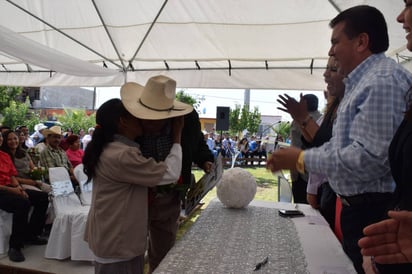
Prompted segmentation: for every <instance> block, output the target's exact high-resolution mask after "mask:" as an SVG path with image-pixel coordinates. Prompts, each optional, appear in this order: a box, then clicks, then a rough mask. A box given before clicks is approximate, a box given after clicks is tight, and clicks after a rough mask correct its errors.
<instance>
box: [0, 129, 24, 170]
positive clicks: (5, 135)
mask: <svg viewBox="0 0 412 274" xmlns="http://www.w3.org/2000/svg"><path fill="white" fill-rule="evenodd" d="M12 133H13V134H15V135H16V136H17V140H18V142H19V145H18V146H17V148H16V153H15V154H14V155H13V154H12V153H11V150H10V148H9V146H8V145H7V139H8V138H9V135H10V134H12ZM2 135H3V143H2V144H1V147H0V149H1V150H2V151H4V152H6V153H7V154H9V155H10V158H11V159H12V160H13V163H14V159H15V158H17V159H21V158H24V157H26V153H27V152H26V151H25V150H24V149H22V148H21V146H20V140H19V134H18V133H17V132H15V131H13V130H7V131H5V132H3V134H2Z"/></svg>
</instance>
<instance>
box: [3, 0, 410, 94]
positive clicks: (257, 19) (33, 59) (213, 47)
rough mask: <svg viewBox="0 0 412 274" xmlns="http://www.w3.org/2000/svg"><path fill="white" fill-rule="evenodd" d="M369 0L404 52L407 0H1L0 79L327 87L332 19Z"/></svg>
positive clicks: (397, 51) (403, 54)
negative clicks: (401, 17) (158, 78)
mask: <svg viewBox="0 0 412 274" xmlns="http://www.w3.org/2000/svg"><path fill="white" fill-rule="evenodd" d="M358 4H368V5H372V6H376V7H377V8H378V9H380V10H381V11H382V12H383V13H384V15H385V17H386V20H387V23H388V27H389V33H390V49H389V50H388V52H387V54H388V55H389V56H391V57H393V58H396V59H397V60H398V61H399V62H401V61H404V60H408V59H409V57H408V56H407V55H408V52H407V51H406V50H405V46H404V45H405V44H406V40H405V38H404V36H405V34H404V31H403V29H402V27H401V25H400V24H399V23H397V22H396V16H397V15H398V13H399V12H400V11H401V9H402V8H403V5H404V4H403V1H401V0H369V1H368V0H364V1H361V0H329V1H327V0H311V1H305V0H254V1H250V0H116V1H113V0H91V1H86V0H0V85H18V86H119V85H121V84H123V83H124V82H125V81H136V82H139V83H142V84H144V83H145V82H146V80H147V78H149V77H150V76H152V75H155V74H165V75H169V76H170V77H173V78H175V79H176V80H177V82H178V85H179V86H180V87H188V88H190V87H197V88H199V87H204V88H270V89H301V90H322V89H323V87H324V82H323V77H322V73H323V71H324V66H325V63H326V60H327V52H328V50H329V46H330V34H331V30H330V28H329V26H328V23H329V21H330V20H331V19H332V18H333V17H335V16H336V15H337V14H338V12H339V11H341V10H344V9H346V8H348V7H351V6H354V5H358Z"/></svg>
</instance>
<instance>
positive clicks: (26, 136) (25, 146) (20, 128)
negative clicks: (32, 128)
mask: <svg viewBox="0 0 412 274" xmlns="http://www.w3.org/2000/svg"><path fill="white" fill-rule="evenodd" d="M16 131H19V132H21V133H23V135H20V138H22V136H24V141H23V139H21V140H20V145H21V147H22V148H23V149H25V150H27V149H29V148H31V147H34V143H33V140H32V139H31V138H30V136H29V129H28V128H27V126H17V127H16Z"/></svg>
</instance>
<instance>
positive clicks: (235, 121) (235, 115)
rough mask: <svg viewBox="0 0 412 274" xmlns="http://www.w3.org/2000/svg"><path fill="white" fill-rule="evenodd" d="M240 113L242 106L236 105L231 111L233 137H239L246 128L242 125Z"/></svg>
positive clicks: (230, 127)
mask: <svg viewBox="0 0 412 274" xmlns="http://www.w3.org/2000/svg"><path fill="white" fill-rule="evenodd" d="M240 111H241V106H240V105H238V104H236V105H235V109H231V110H230V112H229V131H230V134H231V135H238V134H239V132H241V131H242V130H243V129H244V128H245V126H246V125H241V123H240V119H239V117H240Z"/></svg>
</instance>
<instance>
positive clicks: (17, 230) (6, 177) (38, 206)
mask: <svg viewBox="0 0 412 274" xmlns="http://www.w3.org/2000/svg"><path fill="white" fill-rule="evenodd" d="M0 139H1V140H0V143H1V150H2V152H1V153H0V156H1V157H0V158H1V162H2V165H1V167H0V186H1V187H0V190H1V191H0V209H3V210H5V211H7V212H11V213H13V228H12V235H11V238H10V244H9V246H10V249H9V258H10V260H11V261H14V262H21V261H24V260H25V258H24V255H23V253H22V252H21V248H22V247H23V246H24V244H34V245H44V244H46V243H47V241H46V240H44V239H41V238H40V237H39V235H40V234H41V233H42V232H43V228H44V224H45V221H46V211H47V208H48V205H49V200H48V194H47V193H45V192H42V191H39V190H38V191H36V190H32V189H24V188H23V187H22V185H21V184H22V183H24V182H26V183H28V182H29V181H31V182H32V183H34V184H36V182H34V181H33V180H31V179H22V178H21V177H19V174H18V170H16V167H15V164H14V162H16V160H17V162H18V163H19V164H20V163H27V160H30V158H29V157H28V156H27V153H26V151H24V150H23V149H21V148H20V146H19V138H18V137H17V134H16V133H15V132H13V131H11V130H8V131H6V132H4V133H3V134H2V138H0ZM27 157H28V158H27ZM20 160H21V162H20ZM19 164H18V165H19ZM36 186H37V185H36ZM30 206H32V207H33V212H32V214H31V216H30V219H29V221H27V220H28V213H29V209H30Z"/></svg>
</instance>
